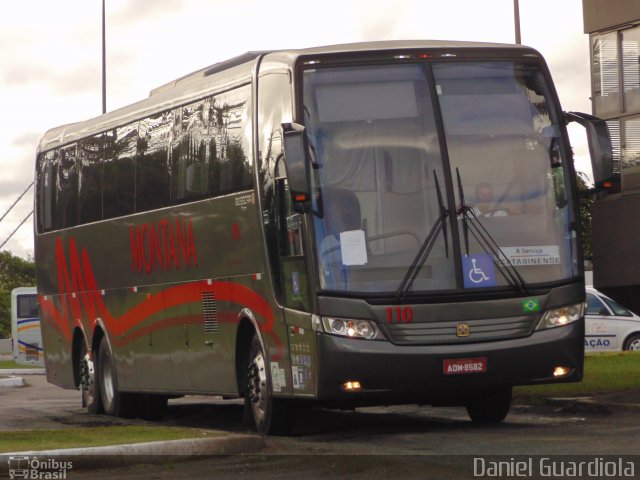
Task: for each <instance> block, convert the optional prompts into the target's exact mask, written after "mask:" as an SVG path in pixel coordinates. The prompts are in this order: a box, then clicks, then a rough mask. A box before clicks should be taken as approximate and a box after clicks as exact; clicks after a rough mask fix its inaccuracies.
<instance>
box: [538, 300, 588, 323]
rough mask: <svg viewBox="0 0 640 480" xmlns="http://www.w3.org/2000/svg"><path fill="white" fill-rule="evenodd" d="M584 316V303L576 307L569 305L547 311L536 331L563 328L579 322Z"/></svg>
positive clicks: (577, 304)
mask: <svg viewBox="0 0 640 480" xmlns="http://www.w3.org/2000/svg"><path fill="white" fill-rule="evenodd" d="M583 315H584V303H576V304H575V305H567V306H566V307H559V308H552V309H550V310H547V311H546V312H545V313H544V315H543V316H542V319H541V320H540V323H539V324H538V327H537V328H536V330H543V329H545V328H554V327H562V326H563V325H568V324H570V323H573V322H575V321H577V320H580V319H581V318H582V316H583Z"/></svg>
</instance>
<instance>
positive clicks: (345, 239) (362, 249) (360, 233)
mask: <svg viewBox="0 0 640 480" xmlns="http://www.w3.org/2000/svg"><path fill="white" fill-rule="evenodd" d="M340 250H341V252H342V264H343V265H345V266H350V265H365V264H366V263H367V244H366V241H365V238H364V230H349V231H347V232H341V233H340Z"/></svg>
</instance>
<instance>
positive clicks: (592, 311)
mask: <svg viewBox="0 0 640 480" xmlns="http://www.w3.org/2000/svg"><path fill="white" fill-rule="evenodd" d="M587 315H609V312H608V311H607V308H606V307H605V306H604V303H602V301H600V299H599V298H598V297H596V296H595V295H593V294H591V293H587Z"/></svg>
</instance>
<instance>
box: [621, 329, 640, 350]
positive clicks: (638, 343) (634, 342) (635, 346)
mask: <svg viewBox="0 0 640 480" xmlns="http://www.w3.org/2000/svg"><path fill="white" fill-rule="evenodd" d="M622 349H623V350H640V333H634V334H633V335H630V336H629V338H627V339H626V340H625V341H624V346H623V348H622Z"/></svg>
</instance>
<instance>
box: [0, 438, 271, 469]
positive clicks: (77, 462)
mask: <svg viewBox="0 0 640 480" xmlns="http://www.w3.org/2000/svg"><path fill="white" fill-rule="evenodd" d="M265 446H266V444H265V441H264V438H263V437H261V436H259V435H249V434H237V435H236V434H230V435H226V434H225V435H223V436H219V437H214V438H194V439H183V440H170V441H161V442H147V443H132V444H125V445H110V446H104V447H88V448H68V449H61V450H42V451H26V452H10V453H3V454H1V455H0V458H1V457H6V458H8V457H10V456H11V457H17V456H20V457H37V458H39V459H41V460H42V459H43V458H50V457H56V458H57V459H58V460H63V459H64V461H68V462H71V464H72V465H73V470H96V469H101V468H118V467H125V466H131V465H139V464H145V463H146V464H163V463H170V462H177V461H185V460H191V459H193V457H194V456H217V455H238V454H249V453H253V452H256V451H258V450H261V449H262V448H264V447H265ZM6 468H7V463H6V462H0V473H6V472H7V470H6Z"/></svg>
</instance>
